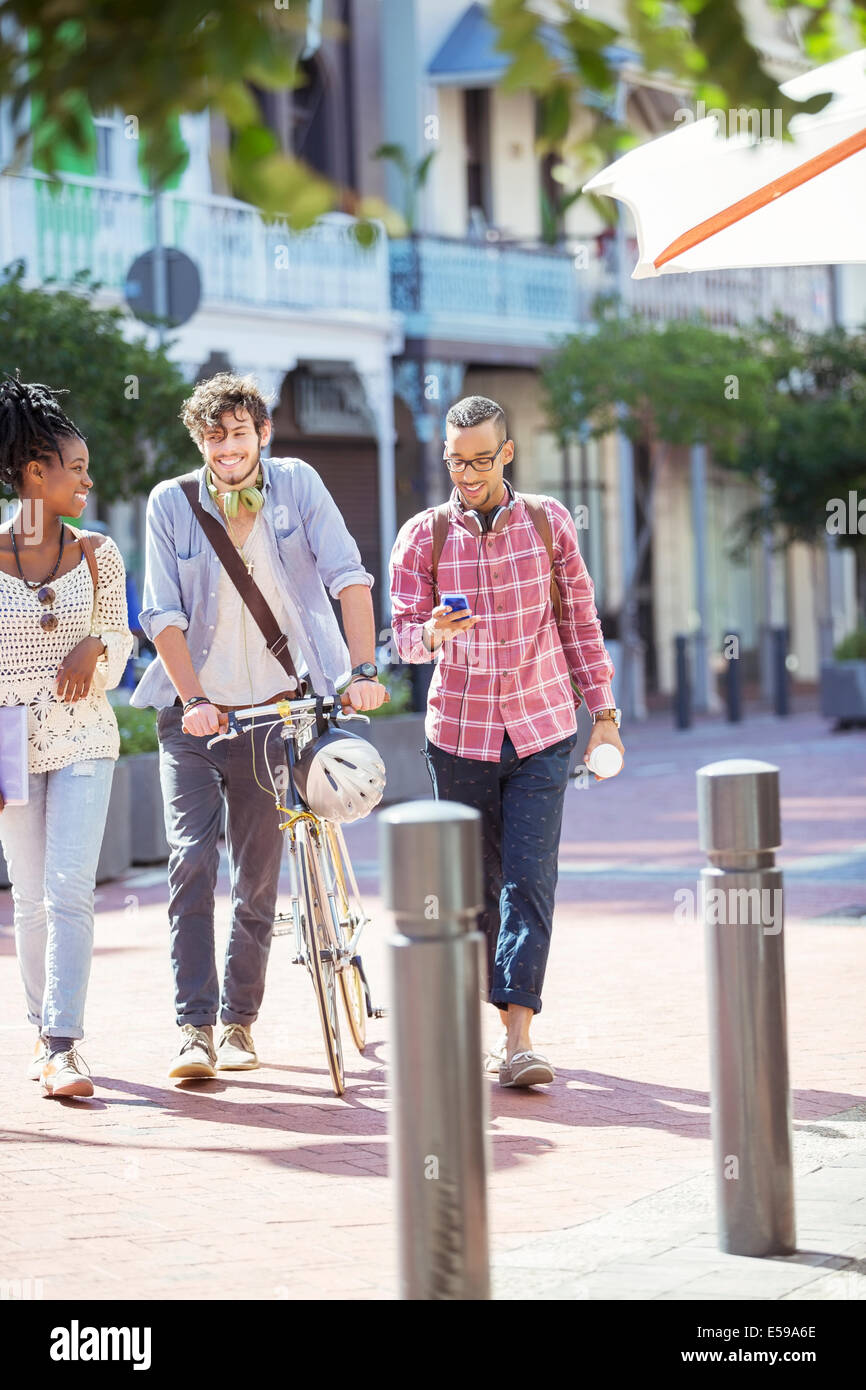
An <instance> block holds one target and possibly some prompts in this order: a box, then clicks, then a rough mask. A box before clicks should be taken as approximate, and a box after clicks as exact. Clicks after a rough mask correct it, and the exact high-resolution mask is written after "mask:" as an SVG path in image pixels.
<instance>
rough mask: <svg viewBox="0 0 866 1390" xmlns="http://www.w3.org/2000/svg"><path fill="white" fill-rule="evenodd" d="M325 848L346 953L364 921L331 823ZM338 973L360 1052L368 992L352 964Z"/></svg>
mask: <svg viewBox="0 0 866 1390" xmlns="http://www.w3.org/2000/svg"><path fill="white" fill-rule="evenodd" d="M325 847H326V851H327V858H328V872H329V879H330V881H331V885H332V892H333V898H332V901H333V902H334V906H335V909H336V917H337V922H336V930H337V933H338V936H339V940H340V949H341V951H342V952H343V953H344V954H345V952H346V951H347V948H348V946H349V943H350V942H351V940H352V937H353V936H354V934H355V931H356V929H357V927H358V925H359V924H360V923H361V922H363V921H365V920H366V914H365V912H364V909H363V907H362V905H361V900H360V897H359V895H358V887H357V884H356V882H355V876H354V873H353V872H352V867H351V863H350V862H348V852H347V850H346V844H345V841H344V839H343V835H342V832H341V831H340V829H339V826H336V825H333V824H332V823H330V822H326V823H325ZM359 959H360V957H359ZM338 974H339V979H340V993H341V995H342V998H343V1010H344V1012H345V1015H346V1021H347V1023H348V1025H349V1031H350V1032H351V1034H352V1041H353V1042H354V1044H355V1046H356V1048H357V1049H358V1051H359V1052H363V1051H364V1048H365V1047H366V1045H367V990H366V987H365V983H364V977H363V975H362V974H361V971H360V970H359V969H358V967H357V965H355V963H354V961H353V962H351V963H349V964H347V963H344V964H343V966H342V968H341V969H340V970H339V972H338Z"/></svg>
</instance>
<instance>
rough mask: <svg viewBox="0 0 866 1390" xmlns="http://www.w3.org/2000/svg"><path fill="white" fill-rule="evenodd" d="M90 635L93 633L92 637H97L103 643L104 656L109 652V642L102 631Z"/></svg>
mask: <svg viewBox="0 0 866 1390" xmlns="http://www.w3.org/2000/svg"><path fill="white" fill-rule="evenodd" d="M90 635H91V637H95V638H96V640H97V642H101V643H102V645H103V648H104V651H103V656H105V655H107V653H108V643H107V642H106V640H105V638H104V637H103V635H102V633H101V632H91V634H90Z"/></svg>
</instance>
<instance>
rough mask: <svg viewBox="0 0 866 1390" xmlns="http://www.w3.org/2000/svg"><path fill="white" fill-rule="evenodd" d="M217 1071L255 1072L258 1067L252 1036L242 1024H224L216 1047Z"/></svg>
mask: <svg viewBox="0 0 866 1390" xmlns="http://www.w3.org/2000/svg"><path fill="white" fill-rule="evenodd" d="M216 1064H217V1071H255V1069H256V1067H257V1066H258V1065H259V1059H258V1057H257V1056H256V1047H255V1043H254V1042H253V1035H252V1033H251V1032H250V1030H249V1028H244V1026H243V1024H242V1023H226V1024H225V1025H224V1027H223V1032H222V1036H221V1037H220V1040H219V1044H218V1046H217V1063H216Z"/></svg>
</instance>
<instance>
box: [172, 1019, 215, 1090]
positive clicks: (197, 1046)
mask: <svg viewBox="0 0 866 1390" xmlns="http://www.w3.org/2000/svg"><path fill="white" fill-rule="evenodd" d="M182 1032H183V1042H182V1043H181V1045H180V1051H179V1052H178V1054H177V1056H176V1057H175V1059H174V1061H173V1062H172V1064H171V1066H170V1067H169V1069H168V1074H169V1076H170V1077H172V1078H173V1079H175V1080H181V1081H183V1080H188V1079H190V1078H192V1079H195V1078H196V1077H198V1078H199V1079H200V1080H204V1079H205V1078H206V1077H209V1076H216V1068H215V1063H216V1053H215V1052H214V1050H213V1028H212V1027H211V1026H210V1024H208V1025H207V1026H206V1027H204V1028H196V1027H195V1026H194V1025H193V1024H192V1023H185V1024H184V1025H183V1029H182Z"/></svg>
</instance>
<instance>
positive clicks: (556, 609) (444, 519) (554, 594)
mask: <svg viewBox="0 0 866 1390" xmlns="http://www.w3.org/2000/svg"><path fill="white" fill-rule="evenodd" d="M517 496H518V497H520V498H522V500H523V502H524V505H525V507H526V510H527V511H528V512H529V519H530V521H531V522H532V524H533V526H534V527H535V530H536V531H537V532H538V536H539V538H540V540H541V541H542V542H543V544H544V548H545V550H546V551H547V558H548V560H549V561H550V602H551V604H552V606H553V615H554V617H555V618H556V621H557V624H559V623H560V622H562V595H561V593H560V592H559V585H558V584H557V582H556V578H555V576H554V573H553V533H552V532H551V529H550V521H549V520H548V517H547V512H546V511H545V510H544V503H543V502H542V500H541V498H540V497H539V496H538V495H537V494H536V493H534V492H520V493H518V494H517ZM450 525H451V503H450V502H441V503H440V504H439V506H438V507H434V509H433V557H432V563H431V569H432V573H433V599H434V607H435V606H436V605H438V603H439V584H438V581H437V574H438V570H439V560H440V558H441V556H442V551H443V549H444V546H445V541H446V539H447V536H448V527H449V526H450Z"/></svg>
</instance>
